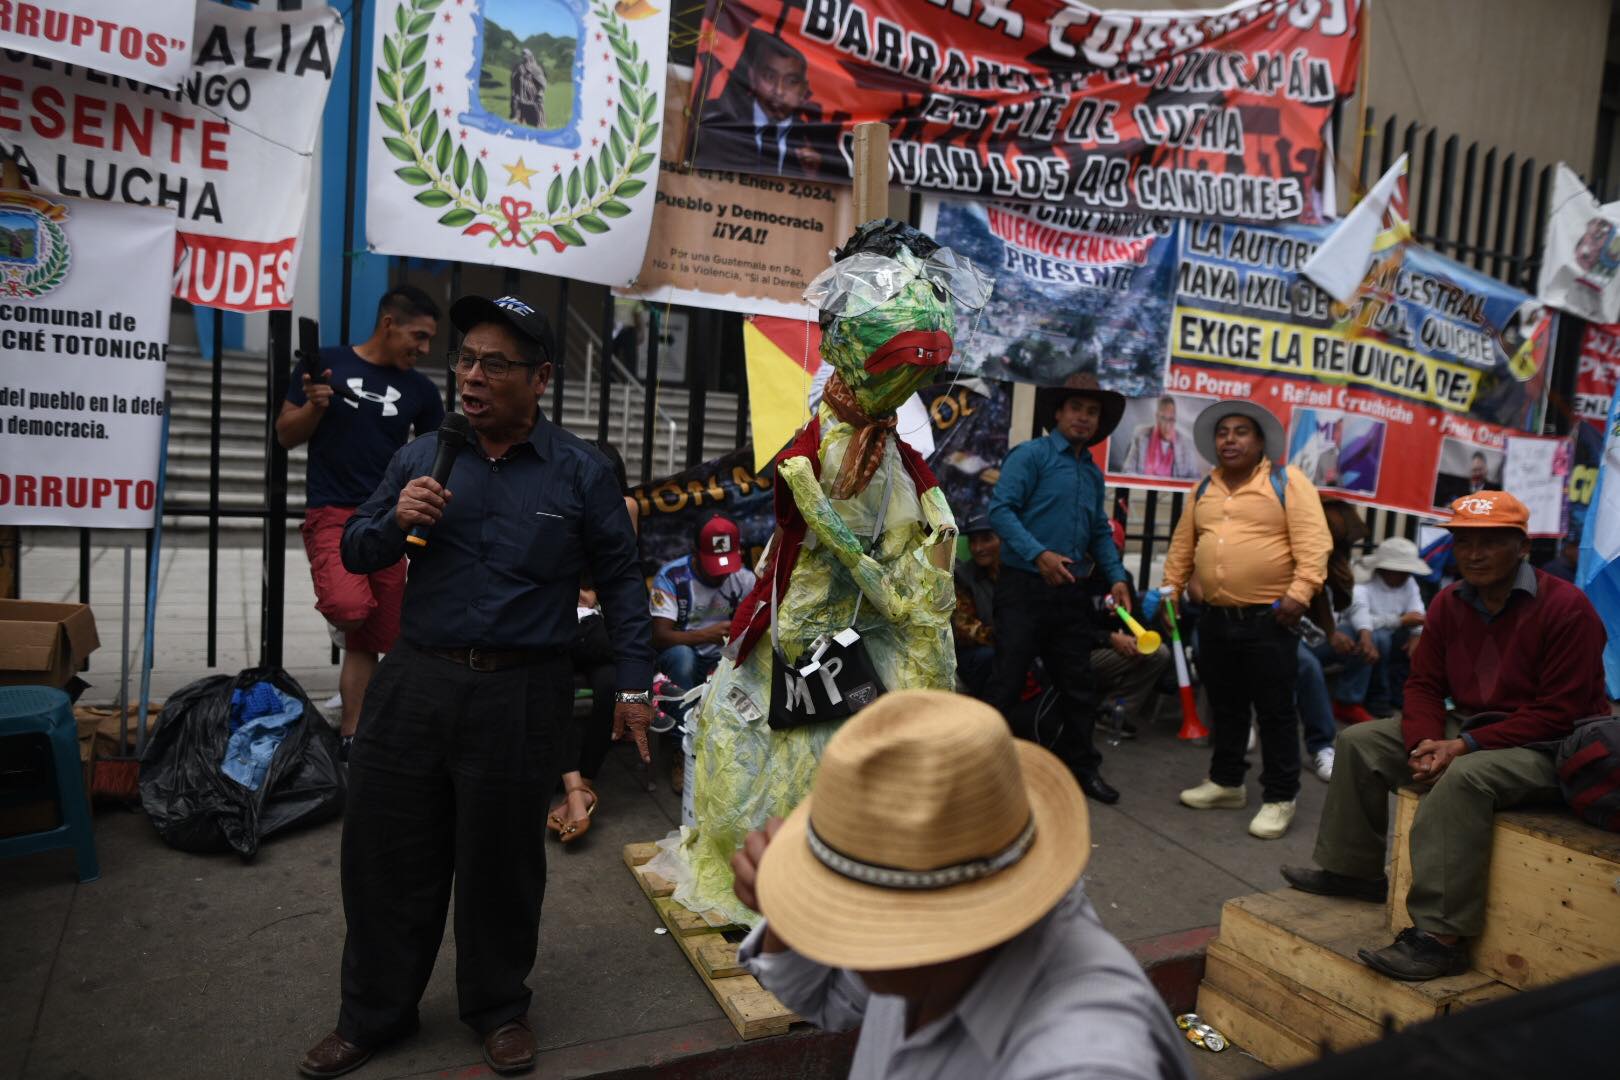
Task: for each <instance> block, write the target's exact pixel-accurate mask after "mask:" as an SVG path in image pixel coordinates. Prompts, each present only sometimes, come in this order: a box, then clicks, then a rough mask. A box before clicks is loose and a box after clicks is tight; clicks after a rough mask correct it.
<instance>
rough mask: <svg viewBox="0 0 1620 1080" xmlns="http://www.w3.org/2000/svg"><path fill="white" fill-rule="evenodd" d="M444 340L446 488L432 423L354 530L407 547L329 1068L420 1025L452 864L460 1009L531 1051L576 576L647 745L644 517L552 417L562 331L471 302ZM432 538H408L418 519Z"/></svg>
mask: <svg viewBox="0 0 1620 1080" xmlns="http://www.w3.org/2000/svg"><path fill="white" fill-rule="evenodd" d="M450 319H451V322H452V323H454V325H455V327H456V329H457V330H459V331H461V332H462V334H463V335H464V337H463V340H462V344H461V347H460V349H459V350H458V351H457V352H456V353H454V354H453V355H452V357H451V364H452V366H453V367H454V369H455V373H456V379H457V384H458V389H459V391H460V400H461V411H462V413H463V414H464V415H465V416H466V418H467V420H468V422H469V423H470V425H471V427H472V432H473V438H472V439H471V440H469V442H468V444H467V446H466V448H465V449H464V450H462V451H461V452H460V453H459V454H458V455H456V457H455V459H454V461H453V463H452V464H451V466H450V469H449V472H448V479H447V482H445V483H442V484H441V483H439V482H437V481H435V480H434V479H433V477H432V476H430V475H428V474H429V471H430V468H431V466H432V465H433V464H434V459H435V457H436V456H437V449H438V445H437V444H438V442H439V439H438V437H437V436H429V437H425V438H421V439H418V440H416V441H415V442H413V443H411V444H409V445H408V446H406V447H404V448H403V449H401V450H400V451H399V452H398V453H397V454H395V455H394V458H393V460H392V461H391V462H390V463H389V466H388V469H387V472H386V473H385V475H384V477H383V481H382V484H381V485H380V486H379V487H378V488H377V490H376V491H375V492H374V493H373V494H372V496H371V498H370V499H369V500H368V501H367V502H366V503H365V504H364V505H362V506H361V507H360V508H359V509H358V510H357V511H356V512H355V515H354V518H353V520H351V521H350V522H349V525H348V527H347V528H346V529H345V530H344V533H343V562H344V565H346V566H347V567H349V569H350V570H352V571H354V572H356V573H364V572H366V571H368V570H369V569H370V568H372V567H376V566H386V565H388V564H389V563H391V562H393V561H394V560H397V559H398V558H399V557H400V556H401V555H402V554H406V553H407V552H408V553H409V555H410V572H409V576H408V578H407V581H406V585H405V601H404V611H403V616H402V620H401V628H400V639H399V644H398V645H397V646H396V647H395V649H394V650H393V651H392V652H390V653H389V654H388V655H387V656H386V657H385V658H384V659H383V661H382V663H381V665H380V666H379V667H378V669H377V674H376V677H375V678H374V679H373V680H372V683H371V686H370V688H369V689H368V691H367V693H366V698H365V714H364V716H363V718H362V720H363V722H362V723H361V725H360V730H359V734H358V735H357V737H356V739H355V743H354V746H353V748H352V750H351V752H350V757H349V802H348V808H347V811H346V816H345V818H344V824H343V855H342V883H343V911H344V916H345V918H346V920H347V923H348V936H347V940H346V941H345V942H344V947H343V967H342V991H343V1004H342V1009H341V1010H340V1012H339V1014H338V1023H337V1028H336V1030H335V1031H333V1032H332V1033H331V1034H330V1035H328V1036H327V1037H326V1038H325V1039H323V1040H322V1041H321V1042H320V1043H319V1044H317V1045H316V1046H315V1047H313V1048H312V1049H311V1050H310V1051H309V1052H308V1053H307V1054H306V1055H305V1057H304V1059H303V1061H302V1062H301V1063H300V1065H299V1068H300V1069H301V1071H302V1072H304V1074H305V1075H307V1076H315V1077H327V1076H337V1075H340V1074H342V1073H345V1072H348V1071H349V1070H351V1069H354V1068H356V1067H358V1066H359V1065H360V1064H362V1063H363V1062H364V1061H366V1060H367V1059H368V1058H369V1057H370V1056H371V1054H372V1053H373V1052H374V1051H375V1050H377V1049H378V1048H380V1047H382V1046H384V1045H386V1044H388V1043H390V1042H392V1041H394V1040H396V1039H399V1038H402V1037H404V1036H406V1035H409V1034H411V1033H412V1032H414V1031H415V1030H416V1028H417V1003H418V1001H419V1000H420V998H421V996H422V991H423V989H424V988H425V987H426V986H427V981H428V976H429V975H430V974H431V973H432V970H433V961H434V958H435V956H436V955H437V953H438V949H439V943H440V940H441V938H442V937H443V934H444V922H445V911H446V907H447V905H448V903H449V900H450V891H451V884H452V879H453V881H454V886H455V898H456V989H457V994H458V998H459V1006H460V1013H461V1019H462V1020H463V1021H464V1022H465V1023H466V1024H467V1025H468V1026H470V1027H471V1028H472V1029H473V1030H474V1031H475V1032H477V1033H478V1035H479V1036H480V1037H481V1038H482V1039H483V1048H484V1058H485V1060H486V1061H487V1062H488V1064H489V1066H490V1067H491V1068H492V1069H494V1070H496V1071H497V1072H521V1071H524V1070H526V1069H528V1068H529V1067H531V1066H532V1065H533V1062H534V1047H535V1041H534V1036H533V1035H532V1034H531V1033H530V1029H529V1021H528V1012H529V998H530V992H529V988H528V986H527V984H526V982H525V980H526V979H527V977H528V974H529V970H530V968H531V967H532V966H533V964H534V958H535V949H536V946H537V944H538V939H539V928H540V901H541V898H542V896H543V895H544V892H545V819H546V807H547V803H548V799H549V797H550V795H551V792H552V790H553V789H554V788H555V786H556V783H557V778H558V773H559V769H560V767H561V760H562V756H563V755H562V751H563V749H564V746H565V744H566V741H567V738H566V736H565V731H566V730H567V729H566V725H567V724H569V723H571V720H572V710H573V697H574V690H573V676H572V666H571V662H570V658H569V649H570V646H571V644H572V642H573V637H574V630H575V621H576V619H577V614H576V606H577V604H576V601H577V598H578V593H579V583H580V576H581V574H582V573H583V572H586V571H588V572H589V573H590V576H591V580H592V581H593V582H594V583H595V588H596V592H597V596H598V597H599V598H600V601H601V605H602V612H603V615H604V616H605V617H606V621H607V628H608V634H609V637H610V638H611V640H612V642H613V647H614V652H615V655H616V657H617V667H618V672H617V674H618V687H619V691H620V692H619V695H618V704H617V705H616V708H615V711H614V729H615V736H618V735H620V734H622V733H624V732H628V733H629V734H630V735H631V736H632V737H633V738H634V739H635V741H636V745H637V749H638V750H639V751H640V753H641V756H642V759H643V760H644V761H645V760H647V759H648V751H647V724H648V721H649V720H650V719H651V715H652V710H651V707H650V704H649V701H648V694H647V690H648V687H649V685H650V684H651V681H652V667H653V654H652V645H651V634H650V627H649V623H648V615H647V611H648V603H647V593H646V587H645V585H644V584H643V582H642V578H641V572H640V567H639V564H638V560H637V556H636V539H635V533H634V532H633V530H632V529H631V525H630V518H629V515H628V514H626V513H625V509H624V501H623V498H622V496H621V495H620V492H619V487H618V482H617V480H616V479H615V477H614V473H613V470H612V469H611V467H610V466H609V465H608V462H607V460H606V459H605V458H603V457H602V456H601V454H600V453H598V452H597V451H596V450H595V449H594V448H592V447H591V446H589V445H588V444H587V443H585V442H583V441H582V440H580V439H578V438H576V437H574V436H573V435H570V434H569V433H568V432H566V431H564V430H562V429H561V428H560V427H558V426H557V425H555V424H553V423H552V422H551V421H549V420H547V419H546V418H545V417H544V416H542V415H541V414H540V408H539V399H540V396H541V394H543V393H544V392H545V389H546V384H547V383H548V382H549V381H550V378H551V362H552V348H553V346H552V335H551V329H550V327H549V326H548V325H547V323H546V320H545V318H544V317H543V316H542V315H540V314H539V313H538V312H536V311H534V310H533V309H532V308H530V307H529V306H528V305H527V304H525V303H523V302H522V301H521V300H516V299H513V298H512V297H501V298H500V299H498V300H488V299H485V298H483V297H473V296H468V297H463V298H461V299H460V300H457V301H456V302H455V304H454V305H452V306H451V309H450ZM419 528H420V529H421V530H425V532H421V531H419V532H418V535H419V536H420V537H421V538H422V539H424V540H425V541H426V542H425V544H422V545H414V544H410V545H408V544H407V542H406V536H407V534H408V533H410V532H412V530H414V529H419Z"/></svg>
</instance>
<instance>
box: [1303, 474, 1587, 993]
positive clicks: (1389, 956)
mask: <svg viewBox="0 0 1620 1080" xmlns="http://www.w3.org/2000/svg"><path fill="white" fill-rule="evenodd" d="M1451 513H1452V518H1451V522H1450V524H1449V525H1448V526H1447V527H1448V528H1450V529H1451V535H1452V550H1453V552H1454V553H1455V555H1456V559H1457V566H1458V569H1459V570H1460V571H1461V573H1462V580H1461V581H1460V582H1458V583H1457V584H1455V585H1452V586H1449V587H1448V588H1446V589H1445V590H1443V591H1442V592H1441V593H1440V595H1439V596H1436V597H1435V598H1434V602H1433V603H1431V604H1430V605H1429V611H1428V615H1427V618H1426V620H1425V624H1424V632H1423V636H1422V637H1421V638H1419V639H1418V642H1419V644H1418V647H1417V654H1416V655H1415V656H1414V657H1413V660H1412V675H1411V677H1410V678H1409V679H1408V680H1407V683H1406V703H1405V711H1404V713H1403V715H1402V716H1401V717H1400V718H1399V719H1393V718H1392V719H1388V720H1375V721H1373V722H1372V723H1367V724H1357V725H1355V726H1354V727H1349V728H1346V729H1344V730H1343V731H1341V732H1340V733H1339V738H1338V742H1337V744H1336V747H1335V749H1336V750H1337V755H1336V760H1335V762H1334V767H1333V779H1332V780H1331V781H1330V782H1329V784H1328V795H1327V803H1326V805H1325V806H1324V807H1323V808H1322V821H1321V824H1320V826H1319V827H1318V829H1317V834H1316V851H1315V853H1314V858H1315V859H1316V862H1317V864H1318V865H1319V866H1320V867H1321V869H1316V868H1314V867H1294V866H1285V867H1283V870H1282V873H1283V877H1285V878H1287V879H1288V883H1289V884H1290V885H1292V886H1293V887H1294V888H1296V889H1301V890H1303V891H1305V892H1310V893H1318V894H1321V895H1326V896H1351V897H1356V898H1358V899H1362V900H1370V901H1376V902H1380V903H1381V902H1382V901H1383V899H1384V894H1385V892H1386V891H1387V890H1388V887H1389V883H1388V880H1387V879H1386V878H1385V876H1384V842H1385V835H1386V833H1387V831H1388V826H1389V808H1388V797H1389V792H1391V791H1393V790H1395V789H1396V788H1399V787H1402V786H1405V785H1407V784H1411V783H1418V784H1422V785H1425V786H1427V787H1428V788H1429V791H1428V792H1427V793H1426V794H1425V795H1424V797H1423V801H1422V802H1421V803H1420V804H1419V806H1418V811H1417V817H1416V818H1415V819H1414V821H1413V823H1412V885H1411V888H1410V889H1409V890H1408V892H1407V895H1406V908H1407V911H1408V913H1409V914H1410V915H1411V917H1412V926H1410V927H1408V928H1407V929H1405V930H1402V931H1401V932H1400V935H1399V936H1397V937H1396V939H1395V942H1394V944H1392V945H1389V946H1387V947H1385V948H1382V949H1376V950H1374V949H1362V950H1361V953H1360V955H1361V959H1362V962H1363V963H1365V964H1367V965H1368V966H1369V967H1372V968H1374V969H1376V970H1378V971H1380V972H1382V973H1383V974H1385V975H1388V976H1390V977H1391V978H1396V979H1405V980H1408V981H1413V982H1416V981H1422V980H1425V979H1433V978H1437V977H1439V976H1442V975H1453V974H1457V973H1459V972H1462V971H1466V970H1467V969H1468V949H1467V945H1466V940H1465V939H1467V938H1471V937H1477V936H1478V935H1479V933H1480V932H1481V931H1482V930H1483V929H1484V927H1485V879H1486V873H1487V871H1488V870H1489V869H1490V857H1491V815H1492V814H1493V813H1494V812H1496V811H1497V810H1503V809H1506V808H1508V807H1510V806H1516V805H1518V804H1520V803H1527V802H1538V801H1555V800H1557V799H1558V798H1559V788H1558V773H1557V771H1556V770H1555V768H1554V761H1553V753H1552V752H1553V751H1554V750H1556V748H1557V746H1558V744H1559V742H1560V741H1561V740H1562V739H1563V738H1564V736H1566V735H1568V734H1569V733H1570V731H1571V730H1572V729H1573V727H1574V725H1575V722H1576V721H1578V720H1580V719H1582V718H1584V717H1588V716H1596V715H1605V716H1606V715H1608V712H1609V701H1608V698H1607V696H1606V694H1605V691H1604V682H1603V646H1604V640H1605V638H1604V632H1603V623H1602V622H1601V621H1600V620H1599V618H1598V615H1597V612H1596V611H1594V610H1593V608H1592V605H1591V603H1590V602H1589V601H1588V600H1587V599H1586V596H1585V594H1583V593H1582V592H1581V591H1580V590H1579V589H1577V588H1575V587H1574V586H1573V585H1571V584H1569V583H1568V582H1564V581H1560V580H1558V579H1557V578H1555V577H1553V576H1551V575H1549V574H1546V573H1543V572H1542V571H1539V570H1533V569H1531V567H1530V564H1529V563H1528V562H1527V561H1526V556H1527V555H1528V554H1529V552H1530V540H1529V536H1528V528H1529V521H1530V514H1529V511H1527V510H1526V509H1525V507H1524V504H1523V503H1521V502H1520V501H1519V500H1518V499H1516V498H1514V497H1513V496H1512V495H1509V494H1508V493H1506V492H1503V491H1479V492H1475V493H1474V494H1471V495H1464V496H1463V497H1462V498H1459V499H1457V500H1456V501H1455V502H1453V503H1452V504H1451ZM1447 699H1450V701H1451V703H1452V708H1451V709H1449V710H1448V709H1447V706H1446V702H1447Z"/></svg>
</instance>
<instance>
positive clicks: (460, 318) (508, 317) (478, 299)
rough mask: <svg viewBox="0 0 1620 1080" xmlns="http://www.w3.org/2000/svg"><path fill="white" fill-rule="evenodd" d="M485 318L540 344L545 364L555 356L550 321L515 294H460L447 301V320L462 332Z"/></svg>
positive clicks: (465, 331) (482, 321) (485, 320)
mask: <svg viewBox="0 0 1620 1080" xmlns="http://www.w3.org/2000/svg"><path fill="white" fill-rule="evenodd" d="M487 322H498V323H505V324H506V325H507V326H510V327H511V328H512V332H513V333H515V334H517V335H518V336H520V337H523V338H527V339H528V340H529V341H532V342H534V343H535V344H536V345H538V346H540V356H541V360H542V361H543V362H545V363H547V364H549V363H551V362H552V360H553V358H554V357H555V356H556V352H557V350H556V347H555V346H554V345H553V344H552V342H553V338H552V336H551V324H550V323H549V322H547V321H546V317H545V316H544V315H542V314H540V313H539V312H538V311H536V310H534V308H532V307H530V306H529V305H528V304H525V303H524V302H523V301H522V300H519V299H518V298H517V297H515V296H502V297H500V298H498V299H495V300H491V299H489V298H488V297H487V296H463V297H462V298H461V299H459V300H457V301H456V302H455V303H453V304H451V305H450V324H451V325H452V326H454V327H455V328H456V329H457V330H459V331H460V332H461V333H463V334H465V333H467V332H468V331H469V330H471V329H472V328H473V327H475V326H477V325H478V324H479V323H487Z"/></svg>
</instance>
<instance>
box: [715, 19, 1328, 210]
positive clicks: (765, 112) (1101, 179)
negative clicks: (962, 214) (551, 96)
mask: <svg viewBox="0 0 1620 1080" xmlns="http://www.w3.org/2000/svg"><path fill="white" fill-rule="evenodd" d="M1359 10H1360V3H1359V0H1322V2H1321V3H1311V4H1303V3H1301V4H1290V5H1286V6H1283V7H1281V8H1280V9H1279V5H1277V4H1275V3H1273V2H1271V0H1235V2H1233V3H1228V4H1227V5H1226V6H1224V7H1222V8H1218V9H1211V10H1209V11H1193V12H1170V11H1165V12H1159V11H1155V12H1145V13H1135V12H1130V11H1114V10H1105V9H1101V8H1096V7H1091V6H1089V5H1086V4H1082V3H1069V2H1064V0H1030V2H1029V3H1020V4H1019V6H1018V8H1017V10H1014V9H1012V8H1011V7H1005V6H996V5H988V6H981V5H969V4H952V5H949V6H946V5H944V4H942V3H940V2H938V0H844V2H841V0H708V6H707V9H706V10H705V12H704V18H703V29H702V33H701V35H700V37H699V39H698V42H699V44H698V53H697V63H696V82H695V86H694V90H693V94H692V115H693V117H694V118H696V127H695V128H694V130H693V134H692V154H691V155H690V159H691V160H692V161H693V162H694V163H695V164H696V165H698V166H699V167H701V168H705V169H725V170H730V171H735V172H749V173H758V174H761V175H766V176H781V177H799V178H809V179H820V180H833V181H837V182H840V183H848V182H849V180H850V178H851V177H852V176H853V174H854V154H853V141H854V134H853V133H854V129H855V126H856V125H858V124H860V123H863V122H867V121H883V122H886V123H888V124H889V125H890V127H891V128H892V135H891V140H890V143H889V163H890V170H891V173H890V175H891V181H892V182H893V183H895V184H899V185H903V186H905V187H907V188H911V189H915V190H922V191H929V192H934V193H940V194H954V195H957V196H962V197H969V196H972V197H979V198H984V199H1011V200H1018V201H1021V202H1042V203H1054V204H1064V205H1068V206H1073V207H1078V208H1082V209H1088V210H1097V211H1109V212H1136V213H1147V214H1170V215H1184V216H1215V217H1221V218H1225V219H1228V220H1235V221H1252V222H1260V223H1272V222H1285V221H1301V220H1303V221H1313V220H1317V218H1318V205H1317V204H1318V203H1319V202H1320V193H1319V190H1318V179H1317V178H1318V176H1319V175H1320V173H1321V164H1322V156H1323V134H1322V133H1323V128H1324V126H1325V125H1326V124H1327V122H1328V119H1329V117H1330V115H1331V113H1332V111H1333V108H1334V105H1335V103H1336V102H1337V101H1339V100H1341V99H1344V98H1346V97H1348V96H1349V95H1350V94H1351V92H1352V91H1353V89H1354V85H1355V79H1356V67H1357V61H1358V57H1359V54H1360V40H1359V34H1358V31H1357V18H1358V14H1359Z"/></svg>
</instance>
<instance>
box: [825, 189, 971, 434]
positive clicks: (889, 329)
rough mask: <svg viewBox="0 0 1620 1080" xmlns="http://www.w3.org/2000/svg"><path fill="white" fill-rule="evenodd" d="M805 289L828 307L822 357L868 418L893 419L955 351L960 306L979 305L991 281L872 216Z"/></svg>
mask: <svg viewBox="0 0 1620 1080" xmlns="http://www.w3.org/2000/svg"><path fill="white" fill-rule="evenodd" d="M833 260H834V261H833V265H832V266H831V267H829V268H828V269H827V270H826V271H824V272H823V273H822V274H820V275H819V276H818V277H817V278H816V280H815V281H813V282H811V284H810V287H809V288H808V289H807V290H806V291H805V298H806V299H807V300H809V301H810V302H811V303H813V304H815V305H816V306H817V307H818V308H819V309H820V311H821V328H822V336H821V355H822V358H823V359H824V360H826V361H827V362H828V363H830V364H832V365H833V368H834V370H836V371H837V372H838V374H839V375H840V376H842V378H843V380H844V382H845V384H846V385H848V386H849V388H850V390H852V391H853V392H854V394H855V399H856V400H857V401H858V402H859V403H860V405H861V408H862V409H864V410H865V411H866V413H867V414H868V415H869V416H874V417H886V416H889V415H890V414H892V413H893V412H894V410H895V409H897V408H898V407H899V406H900V405H901V403H902V402H904V401H905V400H906V399H907V398H909V397H910V396H911V395H912V394H914V393H916V392H917V390H919V389H920V388H921V387H923V386H925V385H927V384H928V383H929V382H930V381H931V380H932V379H933V378H934V376H935V374H936V373H937V369H938V368H940V367H942V366H944V364H946V363H947V362H948V361H949V359H950V356H951V350H952V346H953V338H954V336H955V333H956V308H957V307H958V306H966V307H969V308H976V307H980V306H982V305H983V303H984V300H985V299H986V298H987V297H988V295H989V287H990V286H989V279H987V278H985V277H984V275H983V274H981V273H980V272H979V271H978V270H977V269H975V268H974V267H973V266H972V264H971V263H969V262H968V261H967V260H966V259H963V258H962V257H960V256H958V255H956V254H955V253H954V252H952V251H951V250H950V249H949V248H941V247H940V246H939V244H937V243H936V242H935V241H934V239H933V238H932V237H930V236H928V235H927V234H926V233H923V232H921V231H919V230H917V229H915V228H913V227H911V226H910V225H907V224H905V223H903V222H899V221H894V220H891V219H887V218H885V219H883V220H881V221H869V222H867V223H866V224H865V225H862V226H861V227H860V228H859V229H857V230H856V231H855V235H854V236H852V237H850V239H849V242H848V243H846V244H845V245H844V246H843V247H842V248H840V249H839V250H838V251H837V252H835V253H834V255H833Z"/></svg>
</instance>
